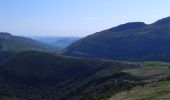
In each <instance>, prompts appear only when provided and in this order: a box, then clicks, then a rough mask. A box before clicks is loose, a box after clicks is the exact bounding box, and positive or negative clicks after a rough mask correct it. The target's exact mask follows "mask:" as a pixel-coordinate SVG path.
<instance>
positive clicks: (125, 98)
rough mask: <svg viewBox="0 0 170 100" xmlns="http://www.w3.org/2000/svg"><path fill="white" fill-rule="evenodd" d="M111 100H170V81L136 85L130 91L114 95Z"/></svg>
mask: <svg viewBox="0 0 170 100" xmlns="http://www.w3.org/2000/svg"><path fill="white" fill-rule="evenodd" d="M109 100H170V81H162V82H155V83H152V84H148V85H146V86H144V87H135V88H134V89H132V90H130V91H125V92H122V93H119V94H117V95H114V96H113V97H112V98H110V99H109Z"/></svg>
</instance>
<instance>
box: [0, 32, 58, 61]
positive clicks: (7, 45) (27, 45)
mask: <svg viewBox="0 0 170 100" xmlns="http://www.w3.org/2000/svg"><path fill="white" fill-rule="evenodd" d="M56 50H57V49H55V50H54V48H53V47H52V46H48V45H46V44H43V43H41V42H38V41H36V40H33V39H30V38H25V37H20V36H14V35H11V34H10V33H6V32H0V62H1V61H3V60H5V59H6V58H8V57H9V56H11V55H13V54H15V53H18V52H22V51H44V52H53V51H56Z"/></svg>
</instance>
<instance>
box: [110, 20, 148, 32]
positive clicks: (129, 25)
mask: <svg viewBox="0 0 170 100" xmlns="http://www.w3.org/2000/svg"><path fill="white" fill-rule="evenodd" d="M146 25H147V24H145V23H144V22H129V23H126V24H122V25H119V26H117V27H113V28H111V29H110V30H111V31H114V32H117V31H126V30H133V29H139V28H143V27H145V26H146Z"/></svg>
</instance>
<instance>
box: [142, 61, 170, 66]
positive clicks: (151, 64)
mask: <svg viewBox="0 0 170 100" xmlns="http://www.w3.org/2000/svg"><path fill="white" fill-rule="evenodd" d="M143 63H144V65H147V66H152V67H169V66H170V63H169V62H159V61H146V62H143Z"/></svg>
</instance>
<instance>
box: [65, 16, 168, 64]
mask: <svg viewBox="0 0 170 100" xmlns="http://www.w3.org/2000/svg"><path fill="white" fill-rule="evenodd" d="M65 54H66V55H71V56H83V57H94V58H105V59H113V60H132V61H134V60H135V61H140V60H159V61H170V17H167V18H163V19H160V20H158V21H156V22H155V23H152V24H145V23H143V22H132V23H126V24H122V25H119V26H117V27H113V28H110V29H107V30H104V31H101V32H97V33H95V34H92V35H89V36H87V37H85V38H82V39H80V40H78V41H76V42H74V43H73V44H71V45H70V46H69V47H68V48H67V49H66V52H65Z"/></svg>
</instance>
